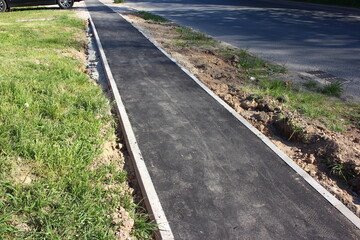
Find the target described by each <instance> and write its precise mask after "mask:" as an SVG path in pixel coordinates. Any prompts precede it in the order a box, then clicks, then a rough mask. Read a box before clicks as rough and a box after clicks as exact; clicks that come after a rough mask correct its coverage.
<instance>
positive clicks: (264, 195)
mask: <svg viewBox="0 0 360 240" xmlns="http://www.w3.org/2000/svg"><path fill="white" fill-rule="evenodd" d="M86 4H87V6H88V9H89V11H90V14H91V16H92V19H93V21H94V24H95V26H96V28H97V31H98V33H99V36H100V39H101V42H102V45H103V48H104V50H105V54H106V56H107V59H108V62H109V65H110V68H111V71H112V73H113V76H114V78H115V80H116V82H117V86H118V90H119V92H120V94H121V97H122V100H123V102H124V104H125V108H126V110H127V113H128V116H129V118H130V122H131V124H132V126H133V130H134V133H135V136H136V138H137V140H138V144H139V147H140V149H141V151H142V154H143V157H144V160H145V163H146V165H147V168H148V170H149V172H150V175H151V178H152V180H153V182H154V185H155V188H156V191H157V193H158V196H159V199H160V202H161V204H162V206H163V209H164V211H165V214H166V216H167V218H168V220H169V222H170V226H171V228H172V231H173V234H174V236H175V238H176V239H358V238H359V232H358V230H357V229H356V228H355V226H354V225H353V224H352V223H350V222H349V221H348V220H347V219H346V218H345V217H344V216H343V215H342V214H340V212H338V210H336V209H335V208H334V207H333V206H332V205H331V204H330V203H328V202H327V201H326V200H325V199H324V198H323V197H322V196H321V195H320V194H318V193H317V192H316V191H315V190H314V189H313V188H312V187H311V186H310V185H308V184H307V183H306V182H305V180H304V179H302V178H301V177H299V175H298V174H297V173H295V172H294V171H293V170H292V169H290V168H289V167H288V166H287V165H286V164H285V163H284V162H283V161H282V159H280V158H279V156H277V155H276V154H275V153H274V152H273V151H272V150H271V149H270V148H268V147H267V146H266V145H265V144H264V143H263V142H262V141H261V140H260V139H259V138H258V137H257V136H255V135H254V134H253V133H252V132H251V131H250V130H249V129H248V128H246V127H245V126H244V125H243V124H241V123H240V122H239V121H238V120H237V119H236V118H235V117H234V116H233V115H232V114H231V113H229V112H228V111H227V110H226V109H225V108H224V107H223V106H221V105H220V104H219V103H218V102H217V101H215V100H214V99H213V98H212V97H211V96H210V95H208V94H207V93H206V92H205V91H204V90H203V89H202V88H201V87H199V85H197V84H196V83H195V82H194V81H193V80H192V79H191V78H190V77H189V76H188V75H186V74H185V73H184V72H183V71H182V70H181V69H180V68H179V67H178V66H177V65H176V64H174V63H173V62H172V61H170V60H169V59H168V58H167V57H166V56H164V55H163V54H162V53H161V52H160V51H159V50H158V49H157V48H156V47H155V46H154V45H153V44H151V43H150V42H149V41H148V40H147V39H146V38H145V37H144V36H143V35H141V34H140V33H139V32H138V31H137V30H136V29H135V28H134V27H132V26H131V24H129V23H128V22H126V21H125V20H124V19H123V18H122V17H121V16H119V15H118V14H116V13H114V12H113V11H112V10H110V9H109V8H108V7H106V6H104V5H103V4H101V3H100V2H98V1H97V0H87V1H86Z"/></svg>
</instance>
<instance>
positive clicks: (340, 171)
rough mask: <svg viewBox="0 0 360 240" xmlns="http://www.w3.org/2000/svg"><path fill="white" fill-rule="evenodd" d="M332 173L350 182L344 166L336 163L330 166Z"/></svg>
mask: <svg viewBox="0 0 360 240" xmlns="http://www.w3.org/2000/svg"><path fill="white" fill-rule="evenodd" d="M330 173H331V174H333V175H336V176H339V177H341V178H343V179H344V180H345V181H347V180H348V176H347V175H348V173H347V172H346V171H345V169H344V164H342V163H334V164H333V165H331V166H330Z"/></svg>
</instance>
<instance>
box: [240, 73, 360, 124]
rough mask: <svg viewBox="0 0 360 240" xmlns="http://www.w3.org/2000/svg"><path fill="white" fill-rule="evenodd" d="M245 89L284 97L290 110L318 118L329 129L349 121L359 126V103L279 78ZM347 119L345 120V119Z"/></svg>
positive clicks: (259, 93)
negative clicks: (291, 83) (289, 83)
mask: <svg viewBox="0 0 360 240" xmlns="http://www.w3.org/2000/svg"><path fill="white" fill-rule="evenodd" d="M246 91H251V92H254V93H255V94H257V95H258V96H262V97H264V96H271V97H273V98H274V99H277V98H284V96H285V98H286V99H287V101H286V102H284V103H283V104H284V105H286V106H288V107H289V108H290V109H291V110H292V111H297V112H300V113H301V114H303V115H305V116H307V117H310V118H312V119H318V120H320V121H321V122H323V123H324V124H325V126H327V127H328V128H329V129H331V130H335V131H344V130H345V128H346V126H347V125H349V124H350V123H353V124H355V125H356V126H358V127H359V120H360V114H359V111H360V105H359V104H355V103H347V102H344V101H342V100H340V99H337V98H331V97H328V96H327V95H324V94H321V93H317V92H313V91H307V90H303V89H301V88H298V87H296V86H292V85H290V86H286V84H285V83H284V82H283V81H281V80H269V79H267V78H264V79H262V80H261V81H260V82H259V84H258V85H256V86H255V85H249V86H248V89H247V90H246ZM345 119H347V120H345Z"/></svg>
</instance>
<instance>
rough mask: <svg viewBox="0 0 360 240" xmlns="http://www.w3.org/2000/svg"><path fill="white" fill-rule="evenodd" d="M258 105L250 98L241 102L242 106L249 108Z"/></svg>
mask: <svg viewBox="0 0 360 240" xmlns="http://www.w3.org/2000/svg"><path fill="white" fill-rule="evenodd" d="M257 106H258V104H257V102H256V101H254V100H252V101H249V100H245V101H242V102H241V104H240V107H242V108H244V109H246V110H247V109H249V108H256V107H257Z"/></svg>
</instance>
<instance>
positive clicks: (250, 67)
mask: <svg viewBox="0 0 360 240" xmlns="http://www.w3.org/2000/svg"><path fill="white" fill-rule="evenodd" d="M218 52H219V54H220V55H221V56H222V58H224V59H226V60H231V58H234V56H236V58H237V59H238V65H237V66H236V67H237V68H242V69H245V70H247V71H246V72H247V74H248V75H251V76H254V77H256V76H262V75H268V74H269V71H271V73H284V72H286V69H285V68H284V67H282V66H279V65H274V64H269V63H268V62H267V61H265V60H263V59H261V58H259V57H255V56H253V55H251V54H249V53H248V52H247V51H246V50H244V49H238V48H222V49H220V50H218Z"/></svg>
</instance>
